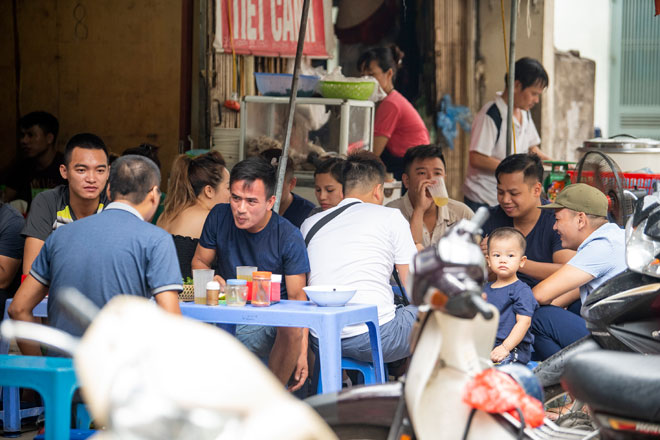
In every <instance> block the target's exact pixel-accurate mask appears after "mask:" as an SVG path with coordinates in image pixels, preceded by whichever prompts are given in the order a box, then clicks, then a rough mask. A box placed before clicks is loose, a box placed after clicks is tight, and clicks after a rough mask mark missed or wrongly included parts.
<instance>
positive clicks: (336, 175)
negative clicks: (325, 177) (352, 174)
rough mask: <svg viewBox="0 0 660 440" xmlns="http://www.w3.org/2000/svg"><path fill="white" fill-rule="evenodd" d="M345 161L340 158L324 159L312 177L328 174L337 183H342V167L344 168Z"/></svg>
mask: <svg viewBox="0 0 660 440" xmlns="http://www.w3.org/2000/svg"><path fill="white" fill-rule="evenodd" d="M344 162H346V160H345V159H343V158H341V157H331V158H329V159H325V160H324V161H323V162H321V163H320V164H318V166H317V167H316V170H314V177H316V176H318V175H319V174H330V175H331V176H332V178H333V179H335V180H336V181H337V182H339V183H342V182H343V180H344V176H342V167H343V166H344Z"/></svg>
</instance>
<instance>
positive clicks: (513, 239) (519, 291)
mask: <svg viewBox="0 0 660 440" xmlns="http://www.w3.org/2000/svg"><path fill="white" fill-rule="evenodd" d="M526 246H527V243H526V241H525V237H524V236H523V235H522V234H521V233H520V231H518V230H517V229H514V228H509V227H505V228H497V229H495V230H494V231H493V232H492V233H491V234H490V235H489V237H488V255H487V256H486V261H487V263H488V266H489V267H490V269H491V270H492V271H493V272H494V273H495V274H496V275H497V280H496V281H494V282H492V283H488V284H486V287H485V289H484V291H485V293H486V295H487V301H488V302H489V303H491V304H493V305H494V306H495V307H497V309H498V310H499V312H500V323H499V326H498V327H497V336H496V338H495V347H494V348H493V351H491V353H490V360H491V361H493V362H494V363H498V364H509V363H512V362H518V363H521V364H526V363H527V362H529V360H530V358H531V355H532V342H533V341H534V339H533V338H534V337H533V336H532V334H531V332H530V331H529V327H530V325H531V324H532V315H533V314H534V311H535V310H536V309H537V307H538V306H539V305H538V303H537V302H536V299H534V294H533V293H532V289H530V287H529V286H528V285H527V284H525V283H524V282H522V281H520V280H519V279H518V277H517V275H516V272H517V271H518V270H519V269H520V268H521V267H523V266H524V265H525V261H526V260H527V258H526V257H525V247H526Z"/></svg>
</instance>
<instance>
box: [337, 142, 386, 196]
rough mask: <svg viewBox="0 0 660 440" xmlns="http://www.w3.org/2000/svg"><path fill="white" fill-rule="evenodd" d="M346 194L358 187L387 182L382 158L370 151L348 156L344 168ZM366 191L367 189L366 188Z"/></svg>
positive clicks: (343, 182) (343, 183)
mask: <svg viewBox="0 0 660 440" xmlns="http://www.w3.org/2000/svg"><path fill="white" fill-rule="evenodd" d="M341 174H342V180H341V182H342V186H343V189H344V194H346V193H347V192H350V191H352V190H353V189H355V188H357V187H358V186H364V187H366V186H368V185H372V184H374V183H381V184H382V183H384V182H385V165H384V164H383V161H382V160H380V157H378V156H376V155H375V154H374V153H371V152H369V151H358V152H357V153H353V154H351V155H349V156H348V158H347V159H346V161H345V162H344V165H343V166H342V173H341ZM365 189H366V188H365Z"/></svg>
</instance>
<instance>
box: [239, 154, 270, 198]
mask: <svg viewBox="0 0 660 440" xmlns="http://www.w3.org/2000/svg"><path fill="white" fill-rule="evenodd" d="M257 179H260V180H261V181H262V182H263V183H264V187H265V188H266V199H269V198H271V197H272V196H273V194H275V185H276V184H277V168H275V167H273V166H272V165H271V164H270V163H269V162H268V161H266V160H265V159H264V158H262V157H257V156H253V157H248V158H247V159H244V160H242V161H240V162H239V163H237V164H236V165H234V167H233V168H232V169H231V174H230V175H229V187H230V188H231V186H232V185H233V184H234V182H240V181H241V180H243V181H245V183H247V184H248V185H251V184H252V183H253V182H254V181H255V180H257Z"/></svg>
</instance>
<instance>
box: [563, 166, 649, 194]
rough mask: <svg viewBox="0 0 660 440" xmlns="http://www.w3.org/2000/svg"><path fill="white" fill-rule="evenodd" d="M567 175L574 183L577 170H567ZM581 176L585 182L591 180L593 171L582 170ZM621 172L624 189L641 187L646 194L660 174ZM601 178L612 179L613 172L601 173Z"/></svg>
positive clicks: (610, 180) (604, 179) (605, 180)
mask: <svg viewBox="0 0 660 440" xmlns="http://www.w3.org/2000/svg"><path fill="white" fill-rule="evenodd" d="M567 173H568V175H569V176H570V177H571V183H575V180H576V179H577V170H568V171H567ZM582 174H583V177H584V179H585V181H586V183H591V182H593V175H594V172H593V171H584V172H583V173H582ZM622 174H623V187H624V189H643V190H645V191H646V192H647V193H648V194H651V189H652V185H653V182H657V181H660V174H643V173H622ZM601 176H602V179H603V181H604V182H605V183H610V182H613V181H614V173H602V174H601Z"/></svg>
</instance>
